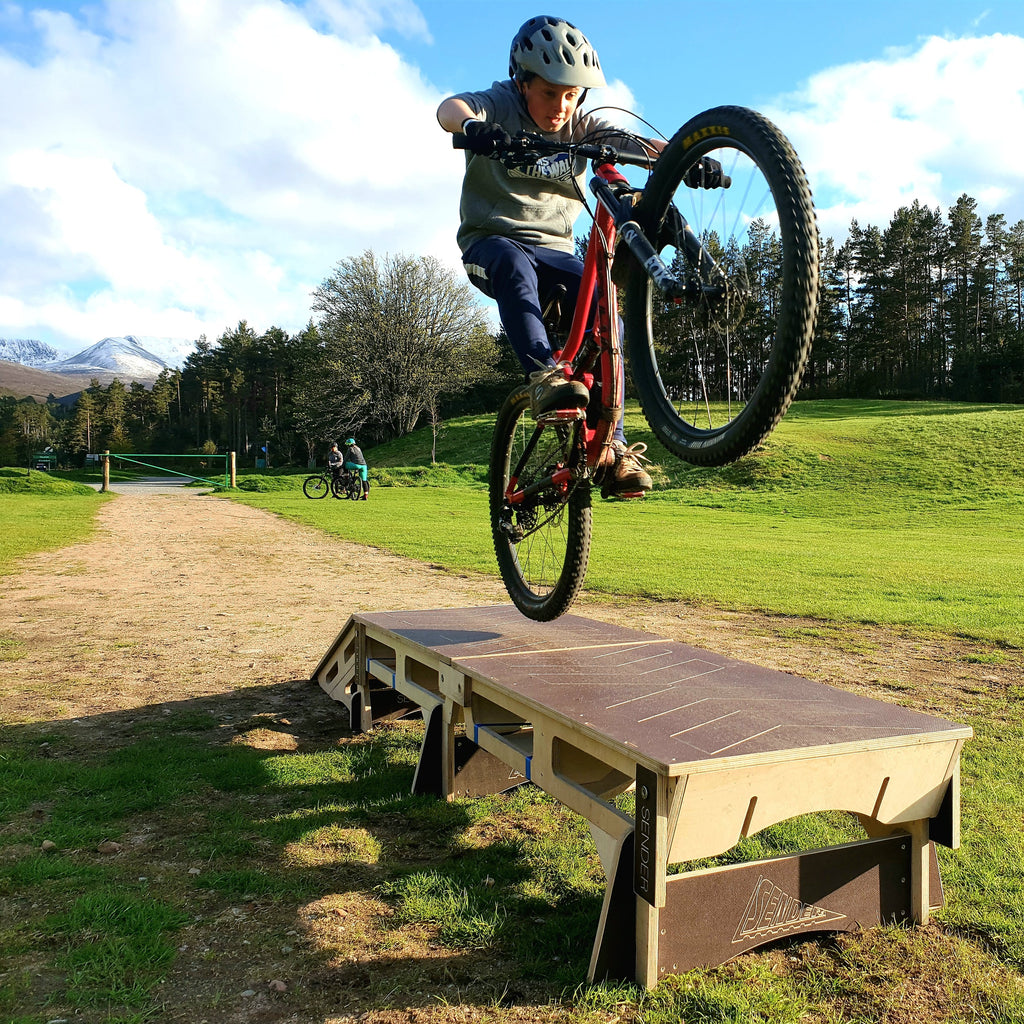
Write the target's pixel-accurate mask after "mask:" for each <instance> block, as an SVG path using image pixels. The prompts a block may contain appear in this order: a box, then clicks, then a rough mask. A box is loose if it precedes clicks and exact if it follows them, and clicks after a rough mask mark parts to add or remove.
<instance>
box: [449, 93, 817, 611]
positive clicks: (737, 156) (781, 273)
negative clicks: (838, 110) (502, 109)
mask: <svg viewBox="0 0 1024 1024" xmlns="http://www.w3.org/2000/svg"><path fill="white" fill-rule="evenodd" d="M609 134H610V133H607V132H606V133H603V134H600V135H596V136H595V137H584V138H582V139H581V140H580V141H579V142H574V143H571V144H566V143H565V142H552V141H550V140H547V139H545V138H543V137H542V136H539V135H531V134H529V133H520V134H519V135H518V136H516V137H515V138H513V139H512V142H511V144H510V145H509V146H507V147H501V149H500V151H499V152H498V153H497V154H496V157H497V158H499V159H502V160H503V161H504V162H506V163H507V164H509V165H510V166H514V167H517V168H520V169H523V170H526V171H527V173H535V174H540V175H542V176H543V175H544V174H545V173H546V169H547V168H549V167H552V166H558V165H561V166H563V167H564V160H562V159H560V158H559V159H556V160H552V159H551V158H552V157H554V156H556V155H558V156H559V157H561V155H562V154H567V156H568V159H570V160H572V161H574V162H575V161H577V160H579V159H584V160H589V161H591V170H592V173H593V177H592V178H591V180H590V182H589V186H590V190H591V192H592V193H593V197H594V199H596V209H592V208H591V207H590V204H589V203H588V202H587V200H586V198H585V197H584V196H583V195H582V194H580V199H582V200H583V201H584V205H585V206H586V207H587V209H588V212H589V213H590V216H591V218H592V222H593V223H592V226H591V231H590V236H589V240H588V244H587V250H586V257H585V260H584V269H583V279H582V284H581V287H580V291H579V298H578V300H577V303H576V308H575V311H574V313H573V316H572V321H571V324H570V325H569V327H568V329H567V330H563V329H562V324H561V320H562V317H561V313H560V310H559V308H558V296H552V297H550V302H546V309H545V315H544V319H545V323H546V325H547V327H548V333H549V336H550V337H551V341H552V350H553V352H554V355H555V358H556V360H558V361H559V362H564V363H565V364H566V374H567V376H571V377H573V378H576V379H579V380H581V381H582V382H583V383H584V384H585V385H586V386H587V387H588V388H589V389H590V396H591V397H590V405H589V407H588V409H587V410H586V411H583V410H576V409H573V410H556V411H555V412H553V413H550V414H547V415H544V416H542V417H540V418H539V419H537V420H534V419H533V418H532V416H531V414H530V403H529V398H528V394H527V389H526V386H525V385H524V386H522V387H520V388H517V389H516V390H515V391H513V392H512V394H511V395H509V397H508V398H507V399H506V401H505V403H504V405H503V406H502V408H501V411H500V412H499V413H498V418H497V422H496V424H495V429H494V437H493V442H492V447H491V455H490V470H489V480H490V483H489V490H490V518H491V532H492V535H493V540H494V549H495V554H496V556H497V561H498V566H499V570H500V572H501V577H502V580H503V582H504V584H505V587H506V589H507V590H508V593H509V596H510V597H511V598H512V601H513V603H514V604H515V605H516V607H518V608H519V610H520V611H521V612H522V613H523V614H524V615H526V616H528V617H529V618H532V619H537V620H541V621H544V620H549V619H553V618H556V617H557V616H559V615H561V614H562V613H563V612H565V611H566V609H568V608H569V606H570V605H571V604H572V602H573V601H574V600H575V599H576V596H577V595H578V593H579V590H580V588H581V586H582V584H583V578H584V575H585V573H586V568H587V562H588V559H589V553H590V537H591V485H592V484H600V483H601V482H602V476H603V474H605V473H608V472H610V470H609V469H607V468H606V464H607V462H608V461H609V459H608V454H607V449H608V448H609V446H610V444H611V438H612V433H613V430H614V427H615V424H616V422H617V421H618V419H619V417H620V415H621V412H622V408H623V402H624V395H623V386H622V383H621V381H622V373H621V372H620V371H621V367H622V361H623V358H624V348H623V339H622V337H621V333H622V331H621V329H620V320H619V316H618V313H617V310H618V305H617V287H618V286H621V287H622V288H623V292H624V300H625V303H624V307H625V309H624V328H625V330H624V333H625V355H626V356H628V362H629V368H630V372H631V376H632V380H633V383H634V386H635V388H636V391H637V393H638V396H639V399H640V405H641V408H642V410H643V412H644V416H645V418H646V420H647V423H648V424H649V426H650V428H651V431H652V432H653V434H654V436H655V437H656V438H657V439H658V440H659V441H660V442H661V443H662V444H663V445H664V446H665V447H666V448H667V449H668V450H669V451H670V452H672V453H673V454H675V455H677V456H678V457H680V458H682V459H684V460H685V461H687V462H690V463H693V464H695V465H698V466H708V467H711V466H722V465H725V464H727V463H729V462H732V461H734V460H736V459H738V458H740V457H741V456H743V455H745V454H747V453H748V452H750V451H751V450H752V449H753V448H755V447H756V446H757V445H758V444H760V443H761V441H763V440H764V438H765V437H766V436H767V435H768V434H769V433H770V432H771V431H772V429H774V427H775V425H776V424H777V423H778V422H779V420H780V419H781V418H782V416H783V415H784V414H785V412H786V410H787V409H788V407H789V405H790V403H791V401H792V399H793V396H794V395H795V393H796V390H797V387H798V386H799V383H800V377H801V375H802V373H803V369H804V366H805V365H806V362H807V358H808V355H809V353H810V346H811V337H812V333H813V327H814V316H815V310H816V305H817V291H818V233H817V226H816V222H815V214H814V205H813V202H812V199H811V191H810V188H809V186H808V184H807V179H806V177H805V175H804V172H803V168H802V167H801V165H800V161H799V159H798V157H797V155H796V153H795V152H794V150H793V147H792V146H791V145H790V144H789V142H788V141H787V139H786V138H785V136H784V135H783V134H782V133H781V132H780V131H779V129H778V128H776V127H775V125H773V124H772V123H771V122H770V121H768V120H767V119H766V118H764V117H763V116H761V115H760V114H757V113H755V112H754V111H751V110H747V109H745V108H742V107H717V108H714V109H712V110H708V111H705V112H704V113H702V114H699V115H697V116H696V117H695V118H693V119H691V120H690V121H688V122H687V123H686V124H685V125H683V127H682V128H680V129H679V131H678V132H677V133H676V134H675V136H673V138H672V139H671V140H670V141H669V143H668V145H667V146H666V147H665V149H664V150H663V151H662V153H661V154H660V155H659V156H658V157H657V159H656V160H655V159H654V158H653V155H652V154H650V153H649V152H645V151H644V150H645V146H646V144H645V143H644V142H643V140H642V139H640V137H639V136H636V135H631V134H630V133H627V132H622V131H618V130H617V131H616V132H615V133H614V135H615V136H616V137H618V138H620V139H621V138H626V139H631V140H632V143H631V144H629V143H627V146H628V149H627V150H624V149H621V148H617V147H616V146H612V145H610V144H609ZM454 145H455V147H456V148H466V147H465V137H464V136H459V135H456V136H454ZM620 145H621V143H620ZM709 157H710V158H712V159H715V160H718V161H719V162H720V163H721V165H722V168H723V176H722V181H721V185H722V187H719V188H715V189H712V190H707V189H703V188H697V187H695V183H696V184H699V183H700V182H701V179H700V174H701V173H702V165H701V161H702V160H703V159H705V158H709ZM618 167H629V168H640V169H641V170H642V171H643V172H646V179H645V181H644V183H643V186H642V187H636V186H634V185H633V184H631V183H630V181H629V180H628V179H627V178H626V177H625V176H624V175H623V174H622V173H621V172H620V170H619V169H618ZM545 298H547V297H545Z"/></svg>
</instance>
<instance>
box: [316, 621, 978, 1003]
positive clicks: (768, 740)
mask: <svg viewBox="0 0 1024 1024" xmlns="http://www.w3.org/2000/svg"><path fill="white" fill-rule="evenodd" d="M313 679H315V680H316V681H317V682H318V683H319V684H320V686H321V687H322V688H323V689H324V690H325V691H326V692H327V693H328V694H330V696H331V697H333V698H334V699H335V700H338V701H340V702H341V703H343V704H344V705H345V706H346V707H347V708H348V709H349V713H350V716H351V717H350V720H351V724H352V728H353V729H354V730H356V731H365V730H368V729H370V728H372V727H373V726H374V725H376V724H378V723H379V722H382V721H386V720H389V719H395V718H399V717H403V716H405V715H408V714H410V713H413V712H416V711H419V712H422V715H423V719H424V722H425V731H424V736H423V744H422V748H421V751H420V759H419V764H418V766H417V769H416V775H415V778H414V780H413V791H414V792H417V793H433V794H436V795H437V796H439V797H442V798H446V799H451V798H453V797H466V796H479V795H483V794H486V793H496V792H502V791H504V790H507V789H510V788H513V787H515V786H517V785H520V784H523V783H525V782H527V781H529V782H533V783H534V784H536V785H537V786H540V787H541V788H542V789H543V790H545V792H547V793H549V794H551V796H553V797H555V798H556V799H557V800H560V801H561V802H562V803H563V804H565V805H566V806H567V807H569V808H571V809H572V810H574V811H576V812H578V813H579V814H581V815H583V816H584V817H585V818H586V819H587V821H588V822H589V823H590V830H591V833H592V834H593V836H594V839H595V842H596V845H597V850H598V853H599V855H600V858H601V864H602V867H603V869H604V872H605V875H606V877H607V886H606V890H605V895H604V903H603V906H602V910H601V916H600V920H599V922H598V926H597V935H596V937H595V940H594V946H593V951H592V954H591V960H590V970H589V975H588V977H589V979H590V980H591V981H593V980H600V979H602V978H605V977H610V978H619V979H625V980H630V981H632V980H635V981H637V982H638V983H640V984H642V985H644V986H646V987H648V988H650V987H653V986H654V985H656V984H657V982H658V980H659V979H660V978H661V977H662V976H664V975H665V974H671V973H678V972H680V971H684V970H689V969H690V968H693V967H696V966H701V965H714V964H719V963H724V962H725V961H726V960H728V959H730V958H731V957H733V956H736V955H737V954H739V953H743V952H746V951H747V950H749V949H753V948H755V947H757V946H759V945H763V944H764V943H766V942H770V941H772V940H775V939H779V938H783V937H788V936H792V935H798V934H802V933H805V932H813V931H851V930H855V929H859V928H866V927H870V926H872V925H875V924H878V923H882V922H894V921H895V922H899V921H916V922H921V923H923V922H925V921H927V920H928V915H929V912H930V910H931V909H934V908H936V907H938V906H941V904H942V889H941V882H940V880H939V873H938V863H937V861H936V859H935V853H934V843H936V842H937V843H941V844H943V845H945V846H949V847H953V848H955V847H957V846H958V845H959V828H960V788H959V785H960V770H959V764H960V750H961V747H962V746H963V743H964V741H965V740H966V739H968V738H970V736H971V734H972V733H971V729H970V728H969V727H968V726H965V725H959V724H956V723H954V722H947V721H944V720H943V719H939V718H934V717H931V716H929V715H923V714H919V713H917V712H915V711H910V710H908V709H906V708H902V707H899V706H897V705H893V704H888V703H885V702H882V701H877V700H872V699H870V698H866V697H859V696H856V695H853V694H850V693H845V692H843V691H841V690H836V689H833V688H832V687H829V686H825V685H823V684H821V683H814V682H811V681H809V680H807V679H801V678H799V677H797V676H792V675H787V674H786V673H783V672H776V671H771V670H769V669H765V668H759V667H757V666H754V665H750V664H745V663H743V662H740V661H735V660H732V659H729V658H725V657H722V656H721V655H718V654H713V653H711V652H709V651H705V650H700V649H699V648H695V647H690V646H688V645H686V644H682V643H678V642H677V641H674V640H669V639H666V638H664V637H659V636H656V635H653V634H650V633H646V632H642V631H640V630H636V629H628V628H624V627H621V626H614V625H609V624H607V623H604V622H595V621H592V620H588V619H585V618H581V617H578V616H575V615H565V616H562V617H561V618H559V619H557V620H556V621H554V622H549V623H538V622H533V621H531V620H530V619H526V618H524V617H523V616H521V615H520V614H519V612H518V611H516V610H515V609H514V608H512V607H511V606H496V607H483V608H455V609H441V610H431V611H392V612H373V613H359V614H357V615H353V616H352V617H351V618H350V619H349V621H348V622H347V623H346V625H345V627H344V629H342V631H341V633H340V634H339V636H338V638H337V640H336V641H335V642H334V644H333V645H332V646H331V648H330V650H329V651H328V652H327V653H326V654H325V655H324V657H323V658H322V659H321V661H320V664H319V665H318V666H317V667H316V670H315V672H314V673H313ZM634 786H635V796H636V809H635V812H634V813H633V814H632V815H630V814H626V813H623V812H622V811H621V810H620V809H619V808H617V807H616V806H615V803H614V798H615V797H616V796H618V795H619V794H620V793H623V792H624V791H626V790H627V789H629V788H630V787H634ZM827 810H841V811H849V812H853V813H855V814H856V815H857V816H858V817H859V818H860V820H861V822H862V824H863V825H864V828H865V831H866V833H867V835H868V836H869V837H871V838H868V839H866V840H862V841H859V842H852V843H847V844H844V845H841V846H835V847H830V848H828V849H822V850H807V851H801V852H798V853H795V854H792V855H787V856H782V857H776V858H772V859H770V860H762V861H755V862H750V863H743V864H736V865H729V866H725V867H717V868H710V869H705V870H695V871H688V872H684V873H681V874H671V875H670V874H669V873H668V868H669V865H671V864H680V863H682V862H686V861H692V860H696V859H698V858H707V857H713V856H717V855H719V854H722V853H724V852H726V851H727V850H729V849H730V848H731V847H732V846H734V845H735V844H736V842H737V841H738V840H739V839H741V838H742V837H744V836H749V835H753V834H754V833H755V832H758V831H759V830H761V829H763V828H766V827H767V826H769V825H773V824H776V823H777V822H780V821H784V820H786V819H787V818H792V817H795V816H796V815H800V814H806V813H810V812H814V811H827Z"/></svg>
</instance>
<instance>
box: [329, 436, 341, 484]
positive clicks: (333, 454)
mask: <svg viewBox="0 0 1024 1024" xmlns="http://www.w3.org/2000/svg"><path fill="white" fill-rule="evenodd" d="M344 462H345V460H344V458H343V457H342V454H341V452H340V451H339V450H338V442H337V441H334V442H332V443H331V450H330V452H328V454H327V468H328V469H329V470H330V471H331V479H332V480H337V479H338V476H339V474H340V473H341V467H342V465H343V464H344Z"/></svg>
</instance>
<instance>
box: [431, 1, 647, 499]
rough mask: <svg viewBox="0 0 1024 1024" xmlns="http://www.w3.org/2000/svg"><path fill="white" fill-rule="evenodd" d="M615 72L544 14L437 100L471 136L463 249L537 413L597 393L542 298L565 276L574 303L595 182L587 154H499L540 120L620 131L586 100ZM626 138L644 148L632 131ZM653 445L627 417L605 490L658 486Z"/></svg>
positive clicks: (551, 129) (573, 132)
mask: <svg viewBox="0 0 1024 1024" xmlns="http://www.w3.org/2000/svg"><path fill="white" fill-rule="evenodd" d="M604 84H605V79H604V74H603V73H602V71H601V64H600V62H599V60H598V57H597V53H596V52H595V51H594V48H593V46H591V44H590V42H589V41H588V39H587V37H586V36H585V35H584V34H583V33H582V32H580V31H579V29H577V28H576V27H575V26H573V25H571V24H570V23H569V22H567V21H564V20H563V19H561V18H551V17H546V16H541V17H536V18H531V19H530V20H529V21H527V22H526V23H525V24H523V25H522V27H521V28H520V29H519V31H518V32H517V33H516V35H515V37H514V38H513V40H512V46H511V51H510V54H509V79H508V80H507V81H503V82H495V83H494V84H493V85H492V86H491V87H490V89H486V90H484V91H482V92H464V93H458V94H456V95H454V96H450V97H448V99H446V100H444V102H443V103H441V105H440V106H439V107H438V109H437V120H438V122H439V123H440V125H441V127H442V128H444V129H445V131H449V132H452V133H455V132H462V133H463V134H465V135H466V137H467V140H468V145H469V147H470V148H469V149H467V151H466V172H465V177H464V178H463V183H462V200H461V203H460V208H459V212H460V216H461V222H462V223H461V225H460V227H459V232H458V236H457V237H458V243H459V247H460V249H461V250H462V261H463V264H464V266H465V268H466V273H467V274H468V275H469V279H470V281H472V283H473V284H474V285H475V286H476V287H477V288H479V289H480V290H481V291H482V292H483V293H484V294H485V295H488V296H490V297H491V298H493V299H494V300H495V301H496V302H497V304H498V313H499V315H500V316H501V323H502V326H503V327H504V328H505V333H506V334H507V335H508V339H509V342H510V343H511V345H512V348H513V350H514V351H515V354H516V356H517V357H518V358H519V362H520V363H521V364H522V366H523V369H524V370H525V371H526V372H527V374H528V375H529V381H530V405H531V410H532V412H533V415H534V416H535V417H536V416H539V415H541V414H542V413H545V412H548V411H549V410H552V409H564V408H579V409H582V408H584V407H585V406H586V405H587V403H588V401H589V398H590V396H589V393H588V392H587V389H586V387H585V386H584V385H583V384H582V383H580V382H579V381H575V380H569V379H567V378H566V376H565V373H564V372H563V370H562V368H561V367H559V366H556V364H555V360H554V358H553V356H552V353H551V345H550V342H549V341H548V336H547V331H546V330H545V328H544V324H543V322H542V320H541V299H540V295H541V294H544V295H547V294H549V293H551V292H552V291H553V290H554V289H555V288H556V287H557V286H558V285H564V287H565V289H566V296H565V298H566V301H567V303H568V309H569V311H570V312H571V310H572V309H573V308H574V307H575V304H576V297H577V295H578V293H579V288H580V281H581V278H582V275H583V263H582V261H581V260H580V259H579V258H578V257H577V256H576V255H575V253H574V240H573V234H572V224H573V221H574V220H575V219H576V216H577V214H578V213H579V212H580V210H581V209H582V206H583V204H582V202H581V201H580V199H579V195H578V192H577V190H578V189H582V187H583V184H584V175H585V172H586V162H585V161H582V160H577V161H576V166H575V167H568V166H567V167H565V169H564V171H563V173H562V175H561V176H560V177H558V178H550V177H538V176H533V175H531V174H529V173H528V172H527V171H524V170H518V169H510V168H507V167H505V166H504V164H502V163H501V162H500V161H498V160H493V159H489V157H490V155H491V154H493V153H494V150H495V146H496V145H501V144H506V143H507V142H508V141H510V138H511V136H512V135H514V134H515V133H516V132H519V131H529V132H537V131H540V133H541V134H543V135H544V136H545V137H546V138H549V139H558V140H561V141H565V142H569V141H570V140H579V139H582V138H583V136H584V135H586V134H587V133H589V132H592V131H595V130H598V131H600V130H611V131H615V128H614V126H613V125H611V124H610V123H609V122H607V121H604V120H602V119H601V118H599V117H595V116H594V115H593V114H585V113H582V112H581V111H580V109H579V108H580V105H581V104H582V102H583V99H584V98H585V96H586V94H587V90H588V89H590V88H596V87H599V86H603V85H604ZM620 146H621V148H622V149H626V150H631V151H634V152H638V151H640V150H639V146H638V144H637V143H635V142H632V141H631V140H629V139H626V138H625V137H623V136H620ZM649 146H650V147H651V150H653V151H654V152H655V153H657V152H660V151H661V150H662V149H663V148H664V146H665V143H664V142H662V141H659V140H649ZM549 166H550V158H549ZM574 178H575V179H576V180H575V182H574ZM538 367H540V369H538ZM646 448H647V446H646V445H644V444H635V445H632V446H628V445H627V444H626V436H625V434H624V433H623V429H622V420H621V418H620V420H619V422H618V423H617V424H616V425H615V429H614V432H613V435H612V442H611V445H610V447H609V448H608V449H607V450H606V452H605V457H604V460H603V462H602V465H603V466H604V467H605V482H604V486H603V488H602V494H606V495H607V494H623V495H625V494H638V493H640V492H643V491H649V490H650V489H651V487H652V482H651V478H650V475H649V474H648V473H647V471H646V470H645V469H644V468H643V466H642V465H641V461H640V460H641V458H643V452H644V451H645V450H646ZM644 461H645V462H646V461H647V459H644ZM609 472H610V474H611V475H610V479H609V478H608V475H607V474H608V473H609Z"/></svg>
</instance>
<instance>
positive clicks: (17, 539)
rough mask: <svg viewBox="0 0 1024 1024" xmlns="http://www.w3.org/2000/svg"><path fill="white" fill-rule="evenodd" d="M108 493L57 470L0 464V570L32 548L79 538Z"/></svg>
mask: <svg viewBox="0 0 1024 1024" xmlns="http://www.w3.org/2000/svg"><path fill="white" fill-rule="evenodd" d="M108 498H109V496H108V495H101V494H98V493H97V492H96V491H95V490H93V489H92V488H91V487H87V486H86V485H85V484H82V483H77V482H74V481H69V480H64V479H61V478H60V477H59V476H51V475H50V474H48V473H37V472H33V473H31V474H29V473H26V471H25V470H23V469H5V468H3V467H0V523H2V524H3V525H2V529H0V576H3V575H4V574H5V573H9V572H11V571H13V569H14V567H15V566H16V564H17V560H18V559H19V558H22V557H24V556H25V555H29V554H32V552H34V551H43V550H46V549H49V548H62V547H66V546H67V545H68V544H74V543H75V542H76V541H79V540H84V539H85V538H86V537H88V536H89V534H90V533H92V530H93V517H94V516H95V514H96V511H97V509H99V507H100V505H101V504H102V502H104V501H107V500H108Z"/></svg>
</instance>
